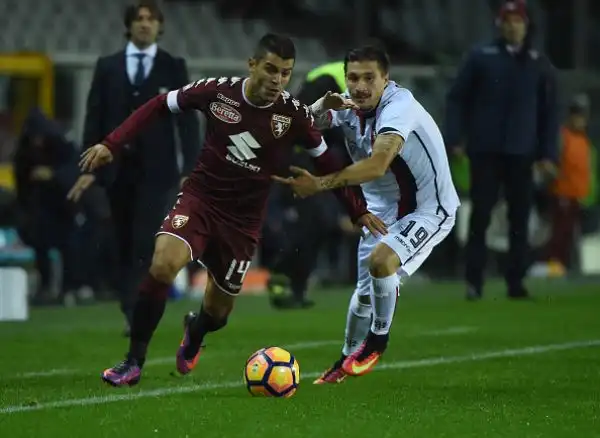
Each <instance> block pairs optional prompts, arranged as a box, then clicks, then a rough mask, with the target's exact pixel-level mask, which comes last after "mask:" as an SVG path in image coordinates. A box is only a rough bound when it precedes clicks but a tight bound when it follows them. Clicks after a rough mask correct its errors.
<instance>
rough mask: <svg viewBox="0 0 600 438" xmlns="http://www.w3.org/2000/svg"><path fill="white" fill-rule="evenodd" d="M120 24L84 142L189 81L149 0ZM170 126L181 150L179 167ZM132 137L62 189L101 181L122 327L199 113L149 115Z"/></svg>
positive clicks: (196, 145)
mask: <svg viewBox="0 0 600 438" xmlns="http://www.w3.org/2000/svg"><path fill="white" fill-rule="evenodd" d="M124 24H125V28H126V34H125V35H126V37H127V39H128V42H127V44H126V46H125V48H124V49H123V50H121V51H119V52H117V53H114V54H112V55H109V56H104V57H101V58H100V59H99V60H98V62H97V64H96V70H95V72H94V78H93V80H92V86H91V89H90V92H89V95H88V101H87V114H86V119H85V127H84V134H83V137H84V138H83V143H84V146H85V147H86V148H87V147H91V146H92V145H95V144H97V143H99V142H100V141H102V139H103V138H104V137H106V136H107V135H108V134H109V133H110V132H111V131H112V130H113V129H114V128H116V127H117V126H119V125H120V124H121V123H122V122H123V121H124V120H125V119H126V118H127V117H128V116H129V115H130V114H131V113H132V112H133V111H134V110H136V109H137V108H139V107H140V106H142V105H143V104H144V103H146V102H147V101H148V100H150V99H151V98H153V97H154V96H156V95H158V94H163V93H166V92H167V91H169V90H175V89H178V88H181V87H183V86H185V85H186V84H188V83H189V82H190V80H189V78H188V73H187V67H186V63H185V61H184V60H183V59H182V58H177V57H174V56H172V55H171V54H170V53H168V52H166V51H164V50H162V49H160V48H159V47H158V45H157V40H158V38H159V36H160V35H161V34H162V32H163V25H164V17H163V14H162V11H161V10H160V8H159V7H158V5H157V4H156V3H155V2H154V1H151V0H142V1H140V2H139V3H137V4H135V5H131V6H129V7H128V8H127V9H126V11H125V17H124ZM176 128H177V132H178V134H179V140H180V144H181V153H182V155H183V169H182V170H181V171H180V169H179V166H178V162H177V155H178V148H177V142H176V136H175V131H176ZM134 143H135V144H132V145H128V147H126V148H125V151H124V153H123V154H122V155H121V156H120V157H119V160H117V162H116V163H113V164H111V165H110V166H108V168H107V169H106V171H104V172H103V171H100V172H99V173H98V174H92V173H88V174H84V175H82V176H81V177H80V178H79V180H78V181H77V184H75V186H74V187H73V188H72V190H71V193H70V194H69V197H70V199H72V200H74V201H77V200H78V199H79V197H80V196H81V194H82V193H83V192H84V191H85V190H87V188H88V187H89V186H91V185H92V184H93V183H94V182H95V181H96V179H99V182H100V183H101V184H102V185H104V186H105V187H107V192H108V198H109V200H110V209H111V214H112V222H113V226H114V229H115V234H116V241H117V253H118V255H119V261H118V264H119V267H120V269H121V275H120V276H119V278H120V284H118V287H119V295H120V301H121V311H122V312H123V314H124V315H125V318H126V322H127V324H126V328H125V334H126V335H128V334H129V326H130V324H131V317H132V312H133V303H134V302H135V298H136V297H135V290H136V287H137V285H138V283H139V281H140V280H141V278H142V277H143V274H144V273H145V272H146V271H147V269H148V266H149V263H150V258H151V256H152V251H153V245H154V239H153V236H154V234H155V233H156V231H157V230H158V228H159V227H160V224H161V223H162V220H163V218H164V216H165V214H166V212H167V210H168V206H169V204H170V203H171V202H172V198H173V197H174V194H175V193H174V192H175V190H176V189H177V187H178V185H179V184H182V183H183V181H184V180H185V176H186V175H188V174H189V172H190V171H191V170H192V168H193V166H194V162H195V160H196V157H197V155H198V152H199V150H200V127H199V120H198V118H197V116H196V115H195V114H194V113H193V112H189V113H186V114H180V115H172V116H170V117H167V118H165V119H164V120H160V121H157V122H156V123H154V124H153V125H152V127H150V128H149V129H148V130H146V131H145V132H144V133H143V134H141V135H140V136H139V137H138V138H137V139H136V140H135V142H134Z"/></svg>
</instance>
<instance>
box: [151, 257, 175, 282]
mask: <svg viewBox="0 0 600 438" xmlns="http://www.w3.org/2000/svg"><path fill="white" fill-rule="evenodd" d="M180 268H181V267H180V266H178V264H177V263H175V262H174V261H173V260H169V259H167V258H165V257H154V258H153V260H152V265H151V266H150V274H151V275H152V276H153V277H154V278H156V279H157V280H158V281H160V282H163V283H166V284H171V283H173V282H174V281H175V277H177V274H178V273H179V270H180Z"/></svg>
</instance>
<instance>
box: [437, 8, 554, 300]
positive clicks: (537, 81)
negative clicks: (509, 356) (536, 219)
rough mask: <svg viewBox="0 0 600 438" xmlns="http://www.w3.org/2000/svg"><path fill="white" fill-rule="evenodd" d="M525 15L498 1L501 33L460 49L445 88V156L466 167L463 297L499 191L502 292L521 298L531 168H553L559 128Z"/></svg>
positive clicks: (477, 270) (473, 280) (480, 271)
mask: <svg viewBox="0 0 600 438" xmlns="http://www.w3.org/2000/svg"><path fill="white" fill-rule="evenodd" d="M529 20H530V17H529V14H528V11H527V8H526V6H525V4H524V3H523V2H521V1H507V2H505V3H504V4H503V5H502V6H501V9H500V12H499V15H498V20H497V24H498V27H499V28H500V31H501V37H500V38H498V39H497V40H495V41H493V42H491V43H488V44H483V45H481V46H478V47H476V48H475V49H473V50H472V51H471V52H469V53H468V54H467V56H466V59H465V61H464V63H463V65H462V66H461V68H460V70H459V72H458V76H457V78H456V81H455V83H454V84H453V86H452V88H451V89H450V91H449V93H448V100H447V116H446V133H445V136H446V144H447V145H448V147H449V148H450V152H451V153H453V154H463V153H466V154H467V156H468V158H469V161H470V167H471V171H470V173H471V189H470V198H471V202H472V206H473V210H472V213H471V219H470V224H469V240H468V244H467V248H466V281H467V297H468V298H469V299H478V298H480V297H481V295H482V289H483V283H484V279H483V277H484V268H485V262H486V244H485V235H486V230H487V228H488V226H489V223H490V217H491V213H492V209H493V207H494V205H495V204H496V202H497V200H498V197H499V194H500V191H501V190H502V191H503V192H504V196H505V198H506V201H507V204H508V221H509V228H510V231H509V233H510V236H509V242H510V249H509V258H508V266H507V269H506V282H507V286H508V296H509V297H511V298H525V297H527V296H528V294H527V290H526V289H525V287H524V286H523V278H524V276H525V273H526V270H527V262H528V258H529V257H528V232H527V229H528V220H529V212H530V207H531V204H532V192H533V188H534V187H533V186H534V183H533V168H534V165H536V166H538V167H539V169H540V170H542V171H543V172H544V173H546V174H552V173H553V172H554V169H555V162H556V160H557V156H558V140H557V138H558V129H559V123H558V114H557V112H558V111H557V92H556V79H555V72H554V68H553V66H552V65H551V63H550V61H549V60H548V59H547V58H546V56H544V55H543V54H542V53H540V52H539V51H537V50H534V49H533V48H532V47H531V38H532V35H531V32H528V28H529V29H531V23H530V21H529Z"/></svg>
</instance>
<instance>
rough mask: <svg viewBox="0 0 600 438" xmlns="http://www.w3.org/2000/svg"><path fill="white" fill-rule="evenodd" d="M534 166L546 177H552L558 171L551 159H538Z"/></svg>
mask: <svg viewBox="0 0 600 438" xmlns="http://www.w3.org/2000/svg"><path fill="white" fill-rule="evenodd" d="M536 167H537V169H538V170H539V171H540V172H541V173H542V175H543V176H544V177H547V178H554V177H555V176H556V174H557V172H558V169H557V167H556V164H554V162H553V161H552V160H542V161H538V162H537V163H536Z"/></svg>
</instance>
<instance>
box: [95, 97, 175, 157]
mask: <svg viewBox="0 0 600 438" xmlns="http://www.w3.org/2000/svg"><path fill="white" fill-rule="evenodd" d="M168 114H169V107H168V106H167V95H166V94H161V95H158V96H156V97H153V98H152V99H150V100H149V101H147V102H146V103H145V104H143V105H142V106H141V107H139V108H138V109H137V110H135V111H134V112H133V113H131V115H130V116H129V117H127V119H125V121H124V122H123V123H121V125H120V126H118V127H117V128H116V129H115V130H114V131H113V132H111V133H110V134H108V136H107V137H106V138H105V139H104V140H103V141H102V142H101V144H103V145H104V146H106V147H107V148H108V149H109V150H110V152H111V153H112V154H113V155H114V154H115V153H116V152H118V151H120V150H121V148H123V147H124V146H125V145H126V144H128V143H131V142H132V141H133V140H134V139H135V138H136V137H137V136H138V135H139V133H140V132H142V131H143V130H144V129H145V128H146V127H147V126H149V125H150V124H151V123H152V122H153V121H155V120H156V119H157V118H159V117H161V116H162V117H164V116H166V115H168Z"/></svg>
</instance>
